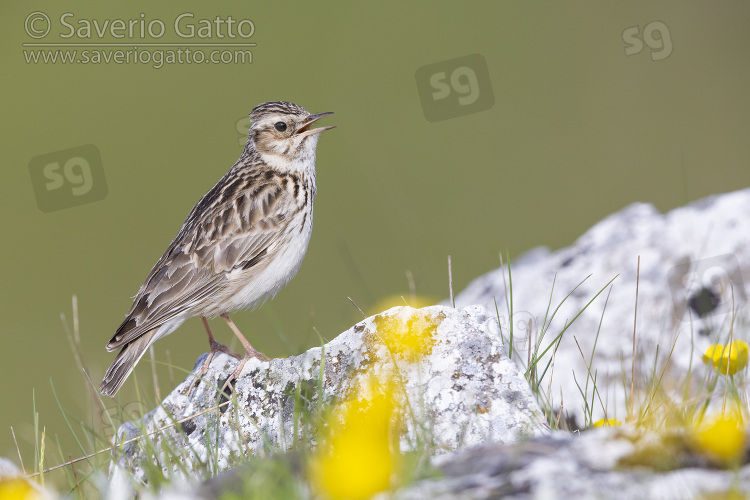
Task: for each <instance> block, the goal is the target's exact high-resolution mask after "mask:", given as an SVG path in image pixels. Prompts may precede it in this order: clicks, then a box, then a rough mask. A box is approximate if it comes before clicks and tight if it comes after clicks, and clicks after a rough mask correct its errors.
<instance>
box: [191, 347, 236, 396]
mask: <svg viewBox="0 0 750 500" xmlns="http://www.w3.org/2000/svg"><path fill="white" fill-rule="evenodd" d="M209 345H210V348H211V350H210V351H209V352H208V357H207V358H206V361H204V362H203V366H201V369H200V370H198V373H196V374H195V376H194V378H193V381H192V382H191V383H190V387H188V388H187V390H186V391H185V395H186V396H188V397H190V394H191V393H192V392H193V389H195V387H196V386H197V385H198V383H199V382H200V381H201V379H202V378H203V376H204V375H205V374H206V373H208V367H209V366H210V365H211V360H213V358H214V354H216V353H217V352H223V353H224V354H228V355H229V356H232V357H233V358H235V359H242V356H240V355H239V354H237V353H236V352H234V351H233V350H231V349H230V348H229V347H227V346H225V345H224V344H220V343H218V342H216V341H215V340H214V341H213V342H209Z"/></svg>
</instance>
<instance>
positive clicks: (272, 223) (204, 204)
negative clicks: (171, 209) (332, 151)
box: [100, 102, 333, 396]
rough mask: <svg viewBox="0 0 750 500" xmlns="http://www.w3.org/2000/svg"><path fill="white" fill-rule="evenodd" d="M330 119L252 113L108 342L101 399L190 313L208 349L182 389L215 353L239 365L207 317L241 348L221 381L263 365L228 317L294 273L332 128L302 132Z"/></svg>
mask: <svg viewBox="0 0 750 500" xmlns="http://www.w3.org/2000/svg"><path fill="white" fill-rule="evenodd" d="M329 114H332V113H320V114H317V115H311V114H310V113H308V112H307V111H305V109H303V108H301V107H300V106H297V105H296V104H292V103H290V102H266V103H263V104H261V105H259V106H257V107H256V108H255V109H253V110H252V112H251V113H250V119H251V122H252V126H251V127H250V135H249V138H248V141H247V146H245V150H244V151H243V152H242V155H241V156H240V158H239V160H237V162H236V163H235V164H234V165H233V166H232V168H231V169H229V172H227V173H226V174H225V175H224V177H222V178H221V180H220V181H219V182H218V183H217V184H216V185H215V186H214V187H213V188H211V190H209V191H208V193H206V194H205V195H204V196H203V198H201V200H200V201H199V202H198V203H197V204H196V205H195V207H193V209H192V210H191V211H190V214H189V215H188V217H187V220H186V221H185V223H184V224H183V225H182V228H181V229H180V232H179V233H177V236H176V237H175V239H174V240H173V241H172V243H171V244H170V245H169V248H167V251H166V252H164V255H162V257H161V259H159V261H158V262H157V263H156V265H155V266H154V268H153V269H152V270H151V273H149V275H148V278H146V282H145V283H144V284H143V286H141V289H140V290H139V291H138V295H136V297H135V301H134V302H133V307H132V308H131V309H130V312H129V313H128V315H127V317H126V318H125V321H123V322H122V324H121V325H120V327H119V328H118V329H117V331H116V332H115V334H114V336H113V337H112V339H111V340H110V341H109V343H108V344H107V350H108V351H114V350H115V349H120V352H119V353H118V354H117V358H115V361H114V363H112V366H110V367H109V369H108V370H107V373H106V374H105V375H104V380H103V381H102V383H101V386H100V390H101V392H102V394H105V395H108V396H114V395H115V393H116V392H117V391H118V390H119V389H120V387H121V386H122V384H123V382H124V381H125V379H126V378H127V377H128V375H130V372H132V371H133V368H134V367H135V365H136V363H138V361H139V360H140V359H141V356H143V354H144V353H145V352H146V349H148V347H149V346H150V345H151V344H153V343H154V342H156V341H157V340H158V339H160V338H161V337H164V336H165V335H168V334H170V333H172V332H173V331H174V330H175V329H177V327H179V326H180V325H181V324H182V323H183V322H184V321H185V320H186V319H188V318H190V317H192V316H200V317H201V319H202V320H203V324H204V326H205V328H206V332H207V333H208V341H209V344H210V349H211V350H210V353H209V356H208V358H207V359H206V362H205V363H204V364H203V367H202V369H201V371H200V372H199V373H198V374H197V375H196V378H195V379H194V381H193V385H191V386H190V389H192V387H193V386H194V384H195V383H196V382H197V381H198V380H199V379H198V378H197V377H201V376H203V375H204V374H205V373H206V370H207V369H208V365H209V363H210V362H211V359H212V357H213V355H214V353H216V352H217V351H222V352H226V353H228V354H231V355H233V356H235V357H236V358H238V359H239V358H240V356H239V355H237V354H236V353H234V352H232V351H231V350H230V349H228V348H227V347H226V346H224V345H222V344H219V343H218V342H216V340H215V339H214V336H213V335H212V333H211V330H210V329H209V327H208V321H207V318H215V317H217V316H221V317H222V318H223V319H224V320H225V321H226V322H227V324H228V325H229V327H230V328H231V329H232V331H234V333H235V334H236V335H237V337H238V338H239V340H240V342H242V345H243V346H244V348H245V355H244V357H242V358H241V359H240V362H239V364H238V366H237V368H236V369H235V371H234V373H233V374H232V376H230V378H229V380H227V383H226V384H229V383H230V381H232V380H235V379H236V378H237V377H238V376H239V374H240V372H241V370H242V368H243V366H244V365H245V363H246V362H247V360H248V359H250V358H251V357H259V358H261V359H264V360H267V359H268V358H266V357H265V356H264V355H263V354H261V353H259V352H258V351H256V350H255V349H253V347H252V346H251V345H250V343H249V342H248V341H247V339H245V337H244V336H243V335H242V333H240V331H239V329H238V328H237V327H236V326H235V324H234V323H233V322H232V320H231V319H229V314H230V313H232V312H234V311H238V310H240V309H246V308H252V307H257V306H259V305H260V304H262V303H263V301H265V300H266V299H267V298H270V297H273V296H274V295H276V293H277V292H278V291H279V290H281V288H282V287H283V286H284V285H285V284H286V283H288V282H289V280H291V279H292V277H294V275H295V274H296V273H297V270H298V269H299V267H300V264H301V263H302V259H303V258H304V256H305V252H306V251H307V244H308V242H309V241H310V234H311V232H312V223H313V199H314V198H315V147H316V146H317V143H318V138H319V136H318V134H320V133H321V132H323V131H325V130H328V129H331V128H333V127H321V128H310V127H311V125H312V124H313V123H315V122H316V121H318V120H319V119H320V118H322V117H324V116H325V115H329ZM226 384H225V387H226Z"/></svg>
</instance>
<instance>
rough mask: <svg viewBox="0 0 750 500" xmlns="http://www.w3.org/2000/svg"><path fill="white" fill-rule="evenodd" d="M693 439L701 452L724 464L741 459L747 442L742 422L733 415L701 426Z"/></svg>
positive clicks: (717, 418)
mask: <svg viewBox="0 0 750 500" xmlns="http://www.w3.org/2000/svg"><path fill="white" fill-rule="evenodd" d="M693 437H694V441H695V444H696V445H697V447H698V449H699V450H700V451H703V452H707V453H709V454H710V455H711V456H713V457H714V458H718V459H720V460H722V461H724V462H733V461H736V460H737V459H739V458H740V457H741V456H742V454H743V451H744V449H745V442H746V440H747V436H746V435H745V432H744V429H743V427H742V420H741V419H740V418H736V417H735V416H733V415H724V416H723V417H722V416H719V417H715V418H713V419H711V420H709V421H707V422H705V423H703V424H701V425H699V426H698V427H697V428H696V429H695V430H694V432H693Z"/></svg>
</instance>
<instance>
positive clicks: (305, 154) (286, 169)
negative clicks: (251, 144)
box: [258, 136, 318, 176]
mask: <svg viewBox="0 0 750 500" xmlns="http://www.w3.org/2000/svg"><path fill="white" fill-rule="evenodd" d="M317 143H318V137H317V136H314V137H310V138H308V140H307V141H305V144H304V146H302V147H301V148H300V149H299V150H298V151H297V154H296V155H292V154H286V155H285V154H281V153H261V152H260V151H259V152H258V154H259V155H260V158H261V160H262V161H263V163H265V164H266V165H268V166H269V167H272V168H273V169H274V170H276V171H278V172H281V173H285V174H287V173H288V174H292V173H295V174H303V173H305V174H312V175H313V176H314V175H315V146H316V145H317Z"/></svg>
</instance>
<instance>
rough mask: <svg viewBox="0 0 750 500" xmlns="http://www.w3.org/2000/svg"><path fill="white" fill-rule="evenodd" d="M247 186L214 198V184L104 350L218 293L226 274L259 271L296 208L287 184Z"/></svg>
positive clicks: (273, 181) (225, 190)
mask: <svg viewBox="0 0 750 500" xmlns="http://www.w3.org/2000/svg"><path fill="white" fill-rule="evenodd" d="M248 181H249V183H250V184H251V185H252V188H253V189H252V190H251V189H243V190H241V191H239V192H238V191H237V190H234V191H232V190H231V189H228V188H227V186H223V187H222V188H221V189H219V192H218V193H216V192H215V191H216V188H217V187H219V185H220V184H221V182H220V183H219V184H217V186H214V189H212V190H211V191H209V192H208V193H207V194H206V196H204V197H203V199H201V201H200V202H198V204H197V205H196V206H195V208H193V211H192V212H191V213H190V215H189V216H188V220H187V221H186V222H185V224H184V225H183V227H182V229H181V230H180V232H179V234H178V235H177V237H176V238H175V239H174V241H172V244H171V245H170V246H169V248H168V249H167V251H166V252H165V253H164V255H163V256H162V257H161V259H159V261H158V262H157V263H156V265H155V266H154V268H153V269H152V270H151V273H150V274H149V276H148V278H147V279H146V282H145V283H144V284H143V286H142V287H141V289H140V290H139V292H138V295H136V297H135V300H134V302H133V307H132V308H131V310H130V312H129V313H128V315H127V317H126V318H125V321H123V323H122V324H121V325H120V327H119V328H118V329H117V331H116V332H115V334H114V335H113V336H112V339H111V340H110V341H109V343H108V344H107V350H109V351H113V350H115V349H118V348H120V347H122V346H123V345H125V344H127V343H128V342H132V341H133V340H135V339H137V338H138V337H140V336H141V335H143V334H144V333H146V332H148V331H150V330H153V329H154V328H158V327H159V326H161V325H163V324H164V323H166V322H168V321H169V320H171V319H173V318H174V317H176V316H177V315H179V314H181V313H183V312H185V311H190V310H191V309H193V308H194V307H195V306H196V305H199V304H200V303H201V302H202V301H204V300H206V299H207V298H209V297H211V296H213V295H214V294H216V293H217V292H220V291H221V290H222V288H223V287H224V286H226V284H227V274H228V273H229V272H231V271H233V270H237V269H243V270H250V269H253V268H256V269H257V268H262V267H264V266H265V263H264V262H265V261H266V259H267V257H268V249H269V248H270V247H272V246H273V245H275V244H276V243H277V242H279V241H280V240H281V239H282V238H283V236H284V234H285V233H286V229H287V226H288V224H289V222H290V221H291V220H292V219H293V217H294V215H295V213H296V212H297V211H298V204H297V200H296V197H295V195H294V194H295V193H294V190H293V188H292V187H291V184H290V183H288V182H284V183H282V181H281V179H264V180H263V183H262V185H258V183H257V182H255V183H253V182H252V181H253V180H252V179H249V180H248ZM256 181H257V179H256ZM230 187H231V186H230ZM245 187H246V188H247V186H245ZM243 193H244V194H243ZM207 198H213V199H208V200H206V199H207Z"/></svg>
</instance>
